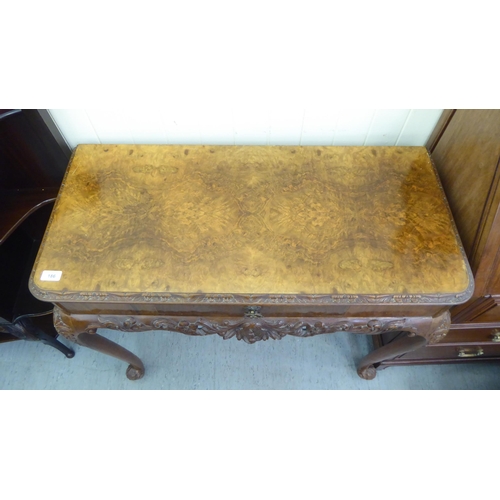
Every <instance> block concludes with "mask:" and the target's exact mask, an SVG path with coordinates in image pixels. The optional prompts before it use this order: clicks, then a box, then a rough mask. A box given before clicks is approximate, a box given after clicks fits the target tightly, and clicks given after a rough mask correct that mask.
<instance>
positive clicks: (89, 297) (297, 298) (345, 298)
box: [29, 268, 474, 306]
mask: <svg viewBox="0 0 500 500" xmlns="http://www.w3.org/2000/svg"><path fill="white" fill-rule="evenodd" d="M468 275H469V285H468V287H467V289H466V290H464V291H463V292H460V293H437V294H358V295H349V294H341V295H337V294H321V295H301V294H281V295H280V294H237V293H234V294H211V293H152V292H151V293H132V292H130V293H128V292H127V293H126V292H95V291H94V292H82V291H60V292H54V291H50V290H42V289H41V288H39V287H38V285H36V284H35V283H34V281H33V276H31V277H30V280H29V288H30V291H31V293H32V294H33V295H34V296H35V297H36V298H37V299H39V300H42V301H46V302H61V303H63V302H92V303H102V302H119V303H145V304H147V303H167V304H168V303H175V304H193V303H196V304H200V303H201V304H203V303H204V304H290V305H294V304H317V305H357V304H360V305H366V304H416V305H418V304H426V305H450V306H451V305H457V304H462V303H464V302H467V301H468V300H469V299H470V298H471V297H472V294H473V293H474V279H473V277H472V273H471V272H470V268H469V269H468Z"/></svg>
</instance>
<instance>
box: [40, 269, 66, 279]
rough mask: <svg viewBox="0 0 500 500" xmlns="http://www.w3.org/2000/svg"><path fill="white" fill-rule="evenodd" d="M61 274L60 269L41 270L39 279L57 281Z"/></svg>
mask: <svg viewBox="0 0 500 500" xmlns="http://www.w3.org/2000/svg"><path fill="white" fill-rule="evenodd" d="M61 276H62V271H42V275H41V276H40V281H59V280H60V279H61Z"/></svg>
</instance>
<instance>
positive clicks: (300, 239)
mask: <svg viewBox="0 0 500 500" xmlns="http://www.w3.org/2000/svg"><path fill="white" fill-rule="evenodd" d="M44 269H49V270H62V272H63V273H62V278H61V280H60V281H59V282H46V281H40V274H41V272H42V270H44ZM471 284H472V282H471V279H470V274H469V270H468V264H467V262H466V260H465V258H464V254H463V252H462V249H461V247H460V243H459V241H458V240H457V235H456V233H455V232H454V228H453V224H452V223H451V222H450V214H449V210H448V207H447V205H446V201H445V199H444V195H443V193H442V190H441V189H440V185H439V182H438V180H437V176H436V173H435V171H434V169H433V166H432V164H431V162H430V159H429V156H428V154H427V152H426V150H425V148H423V147H421V148H420V147H277V146H276V147H238V146H233V147H224V146H213V147H211V146H207V147H205V146H145V145H141V146H137V145H136V146H127V145H107V146H106V145H105V146H102V145H85V146H79V147H78V148H77V150H76V152H75V154H74V156H73V158H72V160H71V163H70V166H69V168H68V171H67V175H66V178H65V181H64V185H63V188H62V190H61V192H60V195H59V197H58V200H57V204H56V208H55V210H54V213H53V217H52V220H51V222H50V225H49V231H48V233H47V235H46V238H45V239H44V242H43V245H42V249H41V251H40V253H39V255H38V259H37V263H36V265H35V269H34V274H33V276H32V291H34V292H35V293H38V294H39V295H43V294H44V293H45V294H49V295H48V296H47V295H46V297H47V299H49V297H52V298H53V297H54V296H57V295H58V294H60V296H61V297H62V296H63V295H64V294H65V293H66V294H68V293H70V294H71V293H77V294H81V293H82V292H83V293H84V294H90V295H91V296H92V295H93V294H94V295H93V296H94V297H98V298H97V299H96V300H98V301H100V300H106V298H105V297H109V296H110V295H112V294H113V293H114V294H117V297H118V298H119V297H120V294H127V293H137V292H141V293H142V294H150V295H151V296H153V297H154V296H157V297H169V296H170V295H171V294H194V295H195V296H198V297H199V296H206V294H209V296H216V295H217V294H222V296H224V294H277V295H278V296H288V295H290V294H305V295H307V294H311V295H315V294H333V295H334V296H337V297H343V296H345V300H346V302H347V303H352V301H351V302H350V301H349V297H350V296H352V295H362V294H372V295H374V296H375V297H376V296H377V295H385V296H391V294H402V295H403V296H404V294H424V295H425V294H431V295H432V294H434V295H437V296H439V294H460V293H463V292H464V291H466V290H467V289H469V288H470V286H471ZM50 294H52V295H50ZM80 297H81V295H80ZM467 298H468V297H463V300H467ZM423 299H425V297H423ZM72 300H80V298H75V297H74V298H73V299H72ZM419 300H420V299H419V298H418V296H417V298H416V299H414V301H415V302H418V301H419ZM463 300H462V301H463ZM423 301H424V302H425V300H423ZM339 302H342V299H340V300H339ZM451 302H453V301H451Z"/></svg>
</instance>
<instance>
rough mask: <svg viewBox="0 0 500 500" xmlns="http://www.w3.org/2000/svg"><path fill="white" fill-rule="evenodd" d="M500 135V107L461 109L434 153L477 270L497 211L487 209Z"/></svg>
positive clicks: (459, 228) (454, 214)
mask: <svg viewBox="0 0 500 500" xmlns="http://www.w3.org/2000/svg"><path fill="white" fill-rule="evenodd" d="M499 136H500V110H498V109H459V110H457V111H456V112H455V113H454V114H453V118H452V119H451V121H450V123H449V124H448V126H447V127H446V130H445V131H444V133H443V135H442V136H441V138H440V139H439V142H438V143H437V144H436V145H435V147H434V151H433V153H432V158H433V160H434V162H435V164H436V168H437V169H438V172H439V176H440V178H441V181H442V183H443V187H444V190H445V192H446V194H447V197H448V201H449V203H450V207H451V210H452V212H453V216H454V218H455V221H456V224H457V227H458V230H459V232H460V236H461V238H462V242H463V245H464V248H465V250H466V252H467V255H468V256H469V257H470V261H471V265H472V269H473V270H474V272H475V271H476V269H477V267H478V265H479V262H480V260H481V254H482V250H483V248H484V245H485V242H486V236H487V235H488V234H489V231H490V228H491V225H492V222H493V217H494V214H495V210H493V211H487V212H486V213H485V211H484V208H485V206H486V204H487V200H488V197H489V196H490V191H491V187H492V185H493V180H494V177H495V172H496V170H497V165H498V160H499V158H500V141H499V140H498V137H499ZM495 191H496V190H493V193H494V192H495ZM499 195H500V192H499V193H498V194H497V196H496V203H497V204H498V201H499V199H500V197H499ZM490 205H491V203H490ZM495 207H496V205H495ZM478 231H479V233H478ZM480 234H483V235H484V237H482V238H479V239H478V238H477V236H478V235H480Z"/></svg>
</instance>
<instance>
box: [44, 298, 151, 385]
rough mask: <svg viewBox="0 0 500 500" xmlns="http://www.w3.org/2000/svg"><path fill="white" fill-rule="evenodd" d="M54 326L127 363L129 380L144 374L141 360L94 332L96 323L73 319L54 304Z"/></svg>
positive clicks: (90, 346)
mask: <svg viewBox="0 0 500 500" xmlns="http://www.w3.org/2000/svg"><path fill="white" fill-rule="evenodd" d="M54 326H55V328H56V330H57V332H58V333H59V334H60V335H63V336H64V337H66V338H67V339H69V340H71V341H73V342H76V343H77V344H80V345H82V346H84V347H89V348H90V349H94V350H95V351H99V352H102V353H103V354H107V355H108V356H113V357H114V358H118V359H120V360H122V361H125V363H129V366H128V368H127V372H126V375H127V378H128V379H129V380H138V379H140V378H142V377H143V376H144V371H145V370H144V365H143V363H142V361H141V360H140V359H139V358H138V357H137V356H136V355H135V354H132V353H131V352H130V351H128V350H127V349H125V348H124V347H121V346H120V345H118V344H117V343H115V342H113V341H111V340H109V339H107V338H105V337H102V336H101V335H98V334H97V333H95V332H96V330H97V328H98V325H95V324H93V323H92V322H86V321H82V320H78V319H75V318H74V317H72V316H71V315H69V314H65V313H64V312H63V311H61V309H60V308H59V307H57V306H56V307H54Z"/></svg>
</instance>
